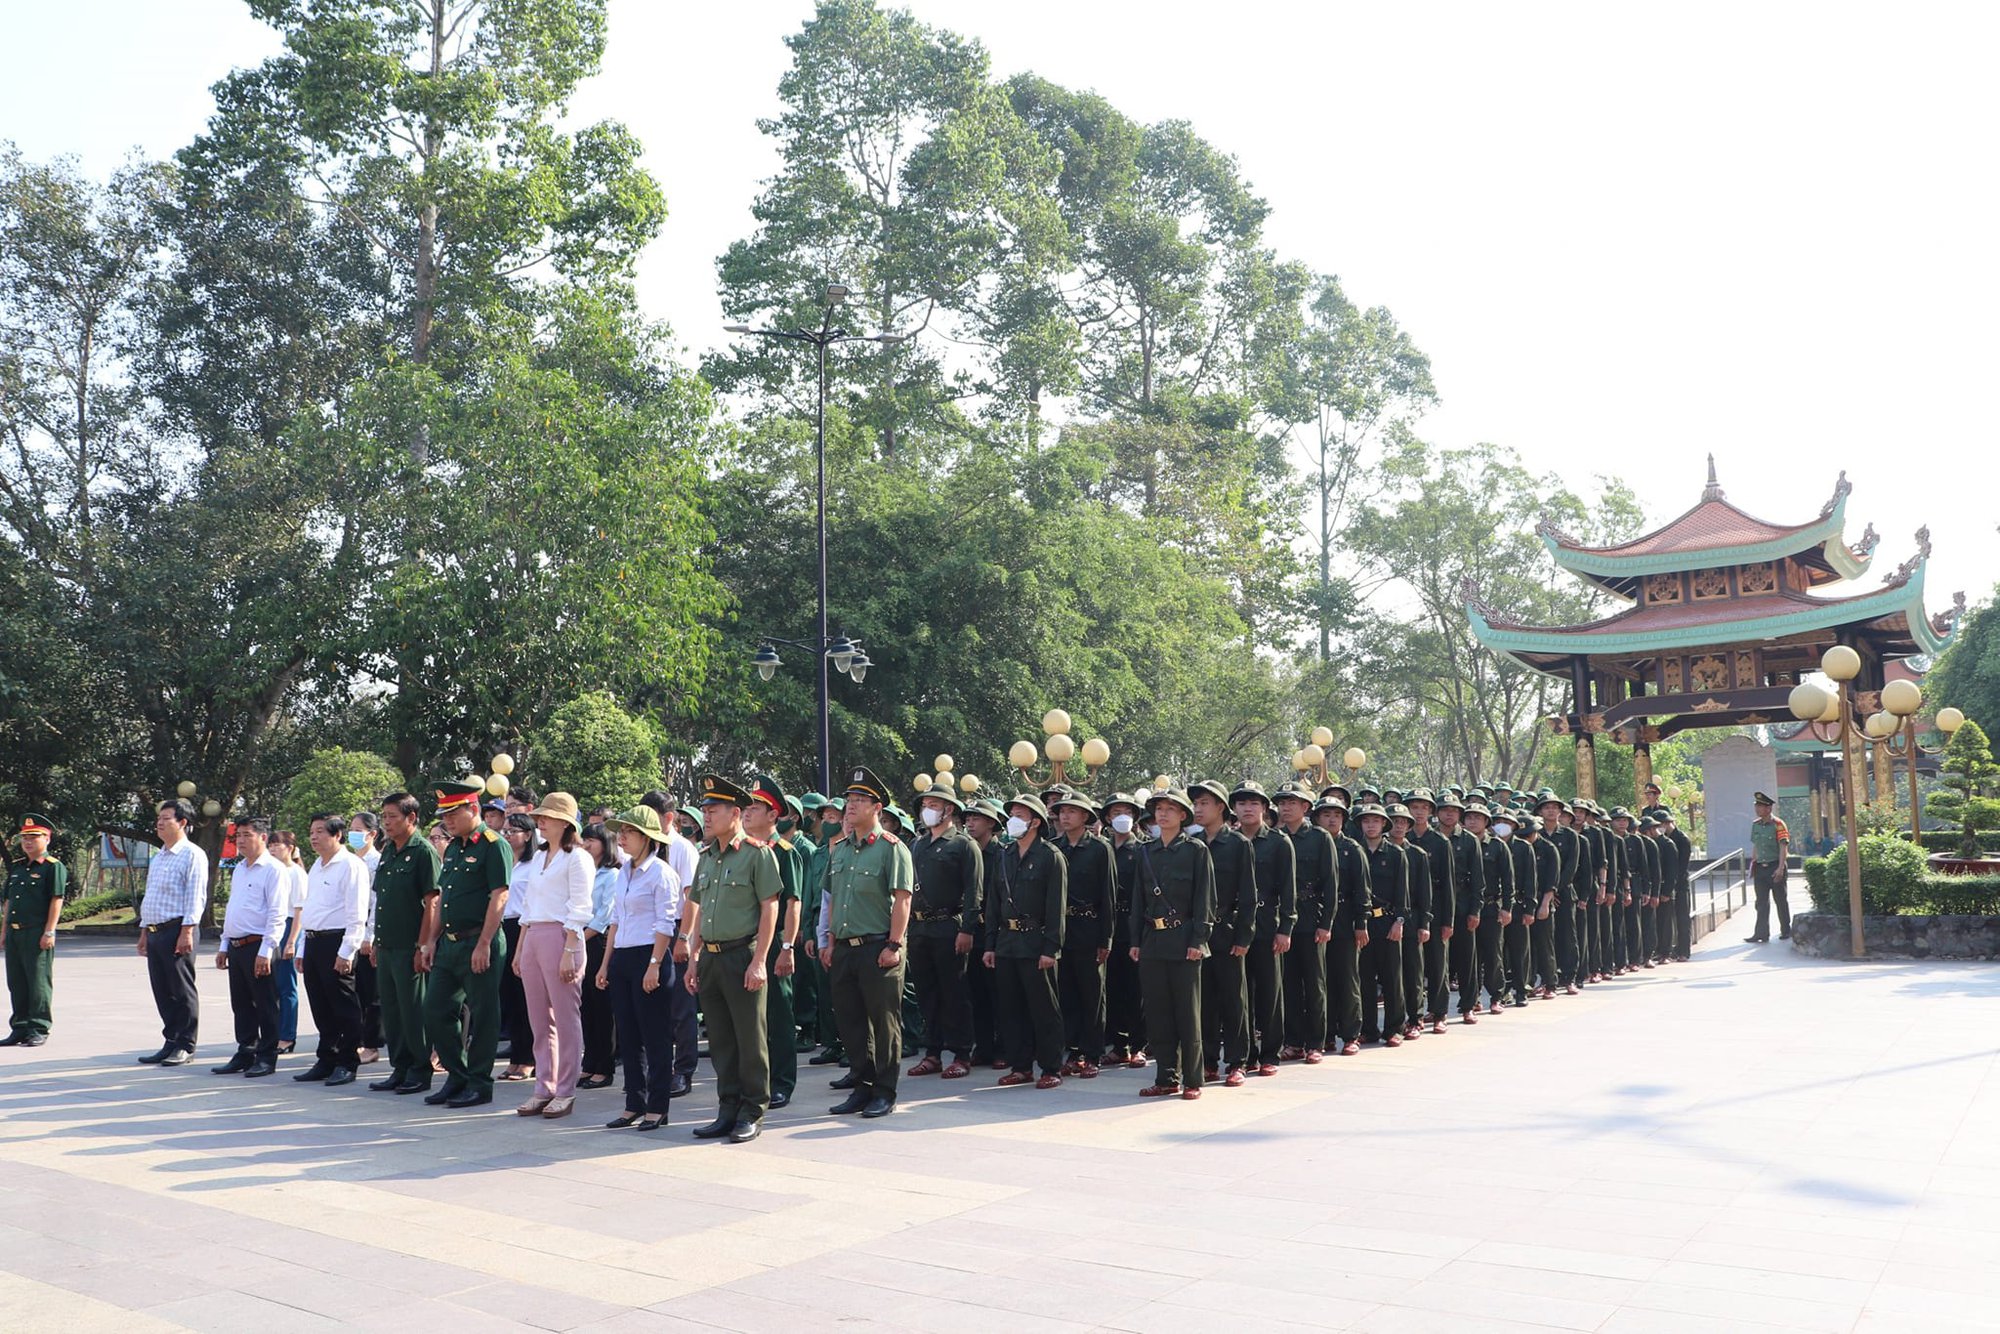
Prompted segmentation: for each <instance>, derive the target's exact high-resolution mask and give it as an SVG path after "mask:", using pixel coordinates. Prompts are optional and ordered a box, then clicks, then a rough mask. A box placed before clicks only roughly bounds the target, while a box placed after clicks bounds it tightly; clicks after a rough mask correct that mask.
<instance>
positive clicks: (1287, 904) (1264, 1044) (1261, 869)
mask: <svg viewBox="0 0 2000 1334" xmlns="http://www.w3.org/2000/svg"><path fill="white" fill-rule="evenodd" d="M1229 804H1230V806H1231V807H1232V808H1233V809H1234V810H1235V812H1236V820H1237V829H1238V832H1240V833H1241V834H1242V836H1243V837H1244V838H1245V839H1247V840H1248V841H1249V843H1250V851H1251V864H1252V865H1253V866H1254V867H1255V868H1256V869H1255V873H1254V874H1255V880H1256V887H1257V917H1256V930H1255V932H1254V934H1253V935H1252V936H1251V940H1250V952H1249V953H1248V954H1246V955H1245V956H1244V981H1245V984H1246V992H1247V999H1248V1001H1249V1014H1250V1028H1251V1035H1252V1036H1251V1050H1250V1057H1249V1061H1248V1063H1249V1064H1254V1065H1255V1066H1256V1069H1257V1073H1258V1074H1260V1075H1264V1076H1270V1075H1275V1074H1277V1073H1278V1062H1279V1061H1280V1060H1281V1059H1282V1058H1283V1051H1284V1045H1285V988H1284V973H1285V959H1286V956H1287V955H1288V954H1289V953H1290V951H1291V948H1292V932H1293V931H1294V930H1296V929H1297V925H1298V899H1297V873H1296V860H1295V855H1294V853H1293V851H1292V841H1291V840H1290V839H1289V838H1286V837H1285V836H1284V835H1283V834H1282V833H1280V832H1279V831H1278V830H1277V829H1275V828H1273V827H1272V825H1271V798H1270V797H1269V796H1268V795H1266V793H1265V791H1264V789H1263V787H1262V786H1261V785H1259V784H1258V783H1256V782H1253V781H1249V780H1246V781H1244V782H1243V783H1242V784H1241V785H1239V786H1238V787H1237V789H1236V790H1235V791H1234V792H1232V793H1230V794H1229Z"/></svg>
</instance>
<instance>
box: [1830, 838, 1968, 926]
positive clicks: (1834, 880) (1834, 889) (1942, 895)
mask: <svg viewBox="0 0 2000 1334" xmlns="http://www.w3.org/2000/svg"><path fill="white" fill-rule="evenodd" d="M1860 847H1861V911H1862V912H1863V913H1864V914H1868V915H1879V916H1887V915H1889V914H1894V913H1917V914H1943V915H1947V916H1959V915H1970V916H1986V915H1991V914H1995V913H2000V875H1935V874H1933V873H1932V872H1931V871H1930V870H1929V869H1928V867H1927V866H1926V863H1925V861H1924V854H1923V853H1922V851H1920V850H1919V849H1918V848H1917V847H1916V846H1915V845H1914V844H1912V843H1911V842H1910V841H1909V840H1908V839H1904V838H1899V837H1897V836H1895V835H1892V834H1870V835H1868V836H1866V837H1864V838H1863V839H1862V840H1861V842H1860ZM1805 873H1806V884H1807V886H1809V887H1810V888H1811V890H1812V896H1813V903H1814V904H1815V905H1816V906H1817V907H1818V908H1819V909H1820V910H1821V911H1822V912H1834V913H1844V912H1845V911H1846V909H1847V852H1846V849H1844V848H1842V849H1836V850H1835V851H1833V852H1830V853H1828V854H1827V855H1826V856H1824V857H1808V858H1807V859H1806V861H1805Z"/></svg>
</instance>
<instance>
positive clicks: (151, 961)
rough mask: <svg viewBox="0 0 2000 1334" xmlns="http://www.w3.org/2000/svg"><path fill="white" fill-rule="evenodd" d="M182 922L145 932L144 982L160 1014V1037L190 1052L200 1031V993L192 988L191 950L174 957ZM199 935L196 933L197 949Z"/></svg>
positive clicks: (192, 966) (162, 923) (162, 925)
mask: <svg viewBox="0 0 2000 1334" xmlns="http://www.w3.org/2000/svg"><path fill="white" fill-rule="evenodd" d="M180 938H181V919H180V918H178V917H176V918H174V919H173V920H172V921H170V922H161V923H160V924H159V925H157V926H156V927H154V928H153V929H151V930H149V931H147V932H146V980H147V981H148V982H150V983H152V985H153V1005H154V1007H155V1008H157V1009H158V1010H159V1012H160V1036H161V1038H162V1039H164V1040H165V1043H166V1045H167V1046H169V1047H175V1048H178V1049H180V1050H182V1051H193V1050H194V1044H195V1038H196V1036H197V1034H198V1032H199V1030H200V1028H201V993H200V992H199V991H197V990H195V985H194V954H195V952H194V950H192V949H190V950H189V951H188V952H187V953H186V954H175V953H174V945H175V943H176V942H178V941H179V940H180ZM200 938H201V931H200V929H199V928H197V929H196V931H195V943H196V945H197V947H198V946H199V945H200V943H201V942H200Z"/></svg>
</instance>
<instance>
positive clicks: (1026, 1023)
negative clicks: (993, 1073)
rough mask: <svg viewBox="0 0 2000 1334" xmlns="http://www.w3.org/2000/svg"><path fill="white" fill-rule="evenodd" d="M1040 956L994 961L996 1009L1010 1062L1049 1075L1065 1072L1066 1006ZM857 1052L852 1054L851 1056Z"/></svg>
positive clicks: (1052, 971) (1018, 1068)
mask: <svg viewBox="0 0 2000 1334" xmlns="http://www.w3.org/2000/svg"><path fill="white" fill-rule="evenodd" d="M1040 962H1041V961H1040V959H1039V958H1036V957H1031V958H1026V959H1013V958H1008V957H1007V956H1006V955H1004V954H1003V955H996V956H995V957H994V960H993V1000H994V1009H995V1010H996V1011H997V1013H998V1017H999V1021H1000V1041H1001V1043H1002V1044H1003V1046H1004V1048H1005V1051H1006V1056H1007V1063H1008V1064H1009V1065H1011V1066H1012V1067H1013V1068H1014V1070H1015V1071H1016V1072H1017V1073H1020V1074H1027V1073H1028V1072H1029V1071H1031V1070H1033V1069H1034V1068H1035V1067H1036V1066H1037V1065H1039V1066H1041V1067H1042V1073H1043V1074H1045V1075H1053V1074H1059V1073H1061V1071H1062V1059H1063V1027H1062V1007H1061V1006H1060V1005H1058V1004H1057V1003H1056V970H1055V969H1053V968H1043V967H1040V966H1039V965H1040ZM852 1055H853V1053H851V1052H850V1053H849V1057H850V1059H851V1058H852Z"/></svg>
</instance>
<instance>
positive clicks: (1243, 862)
mask: <svg viewBox="0 0 2000 1334" xmlns="http://www.w3.org/2000/svg"><path fill="white" fill-rule="evenodd" d="M1187 793H1188V798H1189V800H1190V801H1191V802H1192V803H1193V809H1194V819H1195V824H1196V825H1197V826H1198V828H1196V829H1194V830H1192V831H1191V832H1192V833H1193V835H1194V837H1196V838H1198V839H1200V840H1201V841H1202V842H1203V843H1204V844H1206V845H1207V847H1208V856H1209V860H1210V861H1212V862H1213V863H1214V865H1215V926H1214V929H1213V930H1211V931H1210V932H1209V936H1208V939H1209V944H1210V947H1211V948H1210V951H1209V956H1208V958H1207V960H1205V961H1204V962H1203V964H1202V967H1201V1009H1202V1019H1201V1022H1202V1030H1201V1050H1202V1059H1203V1060H1205V1061H1206V1062H1207V1063H1208V1064H1207V1065H1205V1066H1204V1067H1203V1076H1204V1078H1205V1079H1207V1080H1208V1081H1210V1082H1213V1081H1215V1080H1217V1079H1220V1080H1221V1081H1222V1084H1223V1086H1224V1087H1225V1088H1239V1087H1241V1086H1242V1084H1243V1068H1244V1066H1245V1065H1246V1064H1248V1062H1249V1060H1250V995H1249V983H1248V982H1247V981H1246V980H1245V978H1244V969H1245V967H1246V965H1245V964H1244V962H1243V961H1244V959H1245V958H1246V957H1247V956H1248V955H1249V953H1250V946H1251V944H1252V942H1253V941H1255V940H1256V938H1257V857H1256V852H1255V850H1254V849H1253V848H1252V847H1251V846H1250V840H1248V839H1246V838H1244V837H1243V835H1242V834H1240V833H1238V832H1237V831H1236V830H1234V829H1231V828H1230V827H1229V819H1228V817H1229V793H1228V790H1227V789H1225V788H1224V787H1223V786H1222V784H1220V783H1217V782H1214V781H1212V780H1210V781H1204V782H1200V783H1196V784H1195V785H1194V786H1192V787H1190V788H1188V789H1187ZM1223 1062H1226V1063H1227V1064H1226V1069H1225V1066H1224V1065H1223V1064H1221V1063H1223Z"/></svg>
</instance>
